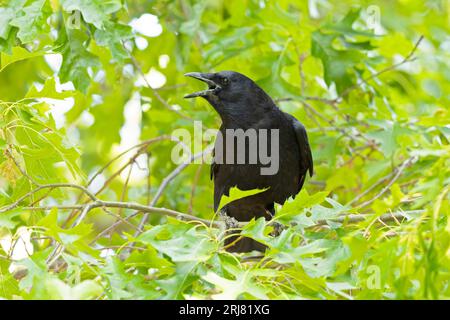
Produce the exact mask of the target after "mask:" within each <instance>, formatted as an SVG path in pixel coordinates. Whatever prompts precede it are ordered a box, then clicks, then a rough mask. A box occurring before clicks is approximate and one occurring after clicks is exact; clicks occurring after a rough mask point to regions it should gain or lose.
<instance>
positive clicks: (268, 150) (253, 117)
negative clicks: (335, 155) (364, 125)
mask: <svg viewBox="0 0 450 320" xmlns="http://www.w3.org/2000/svg"><path fill="white" fill-rule="evenodd" d="M186 76H188V77H192V78H195V79H198V80H201V81H203V82H205V83H206V84H207V85H208V89H207V90H204V91H200V92H196V93H193V94H189V95H187V96H185V98H194V97H202V98H204V99H206V100H207V101H208V102H209V103H210V104H211V105H212V106H213V108H214V109H215V110H216V111H217V113H218V114H219V116H220V118H221V120H222V125H221V127H220V129H219V132H218V136H217V138H216V142H215V148H214V156H213V163H212V165H211V179H214V210H216V211H217V209H218V206H219V203H220V199H221V197H222V196H223V195H229V190H230V188H232V187H237V188H239V189H240V190H252V189H266V190H265V191H263V192H261V193H258V194H256V195H253V196H248V197H245V198H242V199H239V200H236V201H233V202H231V203H229V204H228V205H226V206H225V207H224V208H223V210H221V211H222V213H224V214H225V215H226V216H225V219H226V221H228V225H229V226H233V223H231V222H233V221H234V222H235V221H236V220H237V221H249V220H251V219H252V218H259V217H265V218H266V219H267V220H269V219H270V218H271V217H272V216H273V215H274V213H275V209H274V204H275V203H278V204H283V203H284V202H285V201H286V199H288V198H289V197H295V195H296V194H297V193H298V192H300V189H301V188H302V186H303V183H304V182H305V177H306V175H307V172H309V175H310V176H312V174H313V160H312V155H311V149H310V146H309V142H308V137H307V134H306V130H305V127H304V126H303V125H302V124H301V123H300V122H299V121H298V120H297V119H296V118H294V117H293V116H292V115H290V114H288V113H285V112H283V111H281V110H280V109H279V108H278V107H277V106H276V104H275V102H274V101H273V100H272V99H271V98H270V97H269V95H268V94H267V93H266V92H264V90H263V89H261V88H260V87H259V86H258V85H257V84H256V83H255V82H253V81H252V80H251V79H249V78H248V77H246V76H244V75H243V74H240V73H238V72H234V71H221V72H218V73H198V72H191V73H187V74H186ZM233 132H234V133H235V134H234V135H233ZM264 132H265V133H264ZM255 135H256V138H257V140H254V138H255ZM265 137H266V138H267V139H266V138H265ZM252 138H253V140H252ZM239 139H241V142H242V141H244V142H243V143H241V144H240V145H239V141H238V140H239ZM231 140H233V142H234V143H233V144H231V143H230V144H228V143H227V142H228V141H231ZM230 155H231V156H230ZM240 156H241V157H242V158H241V161H240V162H239V157H240ZM243 159H245V161H243ZM268 159H269V160H270V161H271V162H272V163H268ZM264 170H265V171H264ZM230 221H231V222H230ZM234 234H235V233H234ZM225 245H226V247H227V250H229V251H231V252H248V251H252V250H259V251H263V250H264V248H265V247H264V246H263V245H262V244H260V243H258V242H256V241H254V240H252V239H248V238H241V237H238V236H231V237H229V238H228V239H227V240H226V241H225Z"/></svg>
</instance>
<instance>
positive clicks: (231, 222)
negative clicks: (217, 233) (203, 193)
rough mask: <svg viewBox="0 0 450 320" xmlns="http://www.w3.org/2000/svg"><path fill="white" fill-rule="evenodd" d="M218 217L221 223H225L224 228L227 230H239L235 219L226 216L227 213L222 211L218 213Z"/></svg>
mask: <svg viewBox="0 0 450 320" xmlns="http://www.w3.org/2000/svg"><path fill="white" fill-rule="evenodd" d="M219 216H220V217H221V218H222V220H223V222H224V223H225V228H226V229H227V230H229V229H236V228H239V222H238V221H237V220H236V219H235V218H233V217H230V216H229V215H227V213H226V212H225V211H224V210H220V211H219Z"/></svg>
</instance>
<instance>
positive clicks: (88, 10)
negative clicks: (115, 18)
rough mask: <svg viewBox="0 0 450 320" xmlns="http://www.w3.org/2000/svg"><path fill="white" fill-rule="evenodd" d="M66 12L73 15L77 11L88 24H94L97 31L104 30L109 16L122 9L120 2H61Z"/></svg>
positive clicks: (113, 0)
mask: <svg viewBox="0 0 450 320" xmlns="http://www.w3.org/2000/svg"><path fill="white" fill-rule="evenodd" d="M60 2H61V5H62V7H63V8H64V10H65V11H67V12H70V13H72V12H73V11H75V10H77V11H80V12H81V14H82V15H83V18H84V20H85V21H86V22H87V23H92V24H93V25H94V26H95V27H96V28H97V29H103V28H104V27H105V24H106V22H107V21H109V15H110V14H111V13H114V12H117V11H119V10H120V9H121V8H122V3H121V1H120V0H107V1H104V0H61V1H60Z"/></svg>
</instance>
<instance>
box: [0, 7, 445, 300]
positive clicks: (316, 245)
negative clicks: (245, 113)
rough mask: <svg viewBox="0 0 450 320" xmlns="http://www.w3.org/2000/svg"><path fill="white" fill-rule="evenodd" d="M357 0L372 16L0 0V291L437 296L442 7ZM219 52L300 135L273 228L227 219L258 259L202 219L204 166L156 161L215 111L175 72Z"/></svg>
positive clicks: (209, 61)
mask: <svg viewBox="0 0 450 320" xmlns="http://www.w3.org/2000/svg"><path fill="white" fill-rule="evenodd" d="M376 2H377V3H376V5H375V8H376V9H378V11H377V10H375V12H378V13H379V16H377V15H376V16H375V18H377V17H379V18H380V21H377V19H375V22H376V26H375V27H374V24H373V22H374V19H373V18H374V17H373V16H370V12H372V11H373V4H372V11H371V10H369V7H367V6H366V4H365V3H359V4H357V6H356V7H353V5H355V1H340V2H339V3H333V2H332V1H320V2H319V1H290V0H281V1H264V0H263V1H256V0H255V1H253V0H248V1H241V0H232V1H198V2H197V1H194V0H179V1H172V0H161V1H144V0H134V1H124V0H109V1H101V0H92V1H83V0H71V1H68V0H6V1H5V0H3V1H2V0H0V298H6V299H14V298H26V299H45V298H52V299H69V298H75V299H93V298H100V299H189V298H205V299H211V298H212V299H221V298H229V299H299V298H311V299H355V298H357V299H358V298H359V299H362V298H369V299H376V298H383V299H399V298H449V297H450V289H449V288H450V260H449V257H450V256H449V252H450V251H449V250H450V221H449V220H448V215H449V214H450V211H449V208H450V206H449V191H450V187H449V182H450V169H449V167H450V166H449V165H450V146H449V141H450V127H449V124H450V115H449V108H448V105H450V104H449V102H450V101H449V100H450V96H449V92H450V66H449V64H448V61H450V59H449V58H450V57H449V53H448V52H450V50H448V49H449V47H450V32H449V27H448V19H449V17H448V12H449V11H448V10H447V9H448V8H447V9H446V8H444V6H445V3H444V2H436V1H431V0H430V1H418V0H417V1H415V0H414V1H409V2H408V3H407V4H406V3H403V2H394V1H387V0H386V1H376ZM447 5H448V4H447ZM446 13H447V15H446ZM149 14H152V15H149ZM158 19H159V20H158ZM369 21H370V22H371V23H369ZM139 23H141V24H142V23H144V24H145V23H147V25H145V27H144V28H142V26H141V27H139ZM152 28H153V29H154V30H157V31H158V30H159V31H160V32H154V33H152V32H150V31H151V30H150V29H152ZM374 28H375V29H374ZM421 35H423V39H421V38H420V36H421ZM419 39H421V40H419ZM227 69H228V70H236V71H239V72H242V73H244V74H246V75H248V76H249V77H251V78H252V79H255V80H256V81H257V82H258V84H260V85H261V86H262V87H263V88H264V89H265V90H266V91H267V92H268V93H269V94H270V95H271V96H272V97H273V98H274V99H276V100H277V101H278V104H279V106H280V108H282V109H283V110H285V111H287V112H289V113H291V114H293V115H295V116H296V117H297V118H298V119H299V120H300V121H301V122H302V123H304V125H305V126H306V128H307V129H308V133H309V139H310V142H311V146H312V148H313V155H314V162H315V171H316V174H315V176H314V177H313V179H310V180H308V181H307V182H306V184H305V187H304V190H302V192H301V193H300V194H299V195H298V196H297V197H296V198H295V199H291V200H289V201H288V202H287V203H286V204H285V205H284V206H282V207H281V206H280V207H278V208H277V213H276V217H275V219H276V220H277V221H278V222H280V223H282V224H283V225H285V230H284V231H283V232H282V233H281V235H280V236H279V237H272V236H271V235H270V233H271V230H272V228H273V227H272V226H271V225H270V224H268V223H266V222H265V221H264V220H262V219H259V220H256V221H255V220H253V221H251V222H249V223H248V224H246V225H245V226H244V227H243V229H242V233H243V234H244V235H246V236H248V237H251V238H254V239H256V240H258V241H260V242H262V243H264V244H265V245H267V247H268V250H267V251H266V253H265V254H264V257H263V258H260V259H255V257H253V256H252V255H251V254H250V255H249V254H244V255H236V254H230V253H227V252H226V251H225V250H224V248H223V247H222V244H221V243H222V241H223V238H224V234H225V232H224V231H223V230H222V229H220V228H218V227H217V224H215V223H211V224H208V223H207V222H208V221H213V220H214V219H216V217H215V215H214V213H213V212H212V211H213V209H212V183H211V182H210V181H209V168H208V166H207V165H202V164H190V165H182V166H177V164H174V163H173V162H172V161H171V150H172V147H173V145H174V142H173V141H170V135H171V133H172V132H173V130H175V129H178V128H185V129H187V130H189V131H190V132H193V131H194V126H193V120H194V119H195V120H201V121H203V126H204V127H203V128H204V129H206V128H217V127H218V125H219V119H218V117H217V115H216V114H214V112H213V111H212V110H211V108H209V106H208V105H207V104H206V103H205V102H203V101H196V102H193V101H184V100H183V99H182V97H183V95H184V94H185V93H186V92H191V91H194V90H195V89H193V88H187V87H186V81H185V79H183V74H184V73H185V72H188V71H213V70H216V71H217V70H227ZM155 79H156V80H158V81H156V80H155ZM205 146H206V142H205ZM236 196H239V192H237V193H236V194H234V192H233V193H232V195H231V197H236ZM226 201H230V199H224V202H223V203H226ZM131 202H133V203H139V204H142V205H148V208H155V207H166V208H171V209H173V210H178V212H180V213H188V214H190V215H189V216H187V215H186V216H185V217H190V220H192V219H191V218H192V216H195V217H197V218H198V221H181V220H180V219H177V214H176V212H177V211H171V214H170V215H171V216H172V217H168V216H167V215H165V214H164V213H165V212H166V211H163V210H160V211H155V212H156V213H151V212H147V213H145V216H146V218H148V219H146V220H145V219H144V220H143V219H142V216H143V215H144V213H143V212H140V211H136V210H132V209H130V208H129V207H127V206H125V205H124V206H122V205H120V204H127V203H131ZM93 204H96V205H93ZM107 204H111V206H110V207H108V205H107ZM117 204H119V206H118V205H117ZM161 213H162V214H161ZM143 222H146V223H143Z"/></svg>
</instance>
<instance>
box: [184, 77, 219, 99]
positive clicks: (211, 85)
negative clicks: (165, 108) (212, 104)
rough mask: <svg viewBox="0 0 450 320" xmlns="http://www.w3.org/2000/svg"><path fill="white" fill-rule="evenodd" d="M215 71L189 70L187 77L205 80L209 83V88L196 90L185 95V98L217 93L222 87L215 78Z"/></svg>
mask: <svg viewBox="0 0 450 320" xmlns="http://www.w3.org/2000/svg"><path fill="white" fill-rule="evenodd" d="M213 75H214V74H213V73H200V72H189V73H186V74H185V76H186V77H191V78H194V79H197V80H200V81H203V82H205V83H206V84H207V85H208V89H207V90H203V91H198V92H194V93H191V94H188V95H185V96H184V97H185V98H195V97H206V96H209V95H211V94H216V93H217V92H218V91H219V90H220V89H222V88H221V87H220V86H219V85H218V84H217V83H215V82H214V81H213V80H212V78H213Z"/></svg>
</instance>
